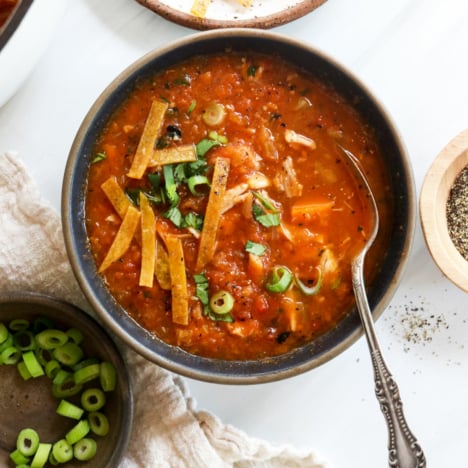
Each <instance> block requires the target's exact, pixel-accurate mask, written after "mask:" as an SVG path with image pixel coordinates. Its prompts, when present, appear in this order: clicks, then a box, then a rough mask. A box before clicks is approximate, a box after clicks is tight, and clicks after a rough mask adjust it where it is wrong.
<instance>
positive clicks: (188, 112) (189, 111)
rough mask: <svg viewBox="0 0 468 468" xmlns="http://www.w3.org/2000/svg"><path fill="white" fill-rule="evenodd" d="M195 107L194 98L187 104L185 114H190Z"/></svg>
mask: <svg viewBox="0 0 468 468" xmlns="http://www.w3.org/2000/svg"><path fill="white" fill-rule="evenodd" d="M195 107H197V101H195V99H194V100H192V102H191V103H190V105H189V106H188V109H187V115H190V114H191V113H192V112H193V111H194V110H195Z"/></svg>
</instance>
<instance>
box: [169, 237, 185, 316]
mask: <svg viewBox="0 0 468 468" xmlns="http://www.w3.org/2000/svg"><path fill="white" fill-rule="evenodd" d="M165 241H166V246H167V250H168V252H169V270H170V272H171V293H172V321H173V322H174V323H178V324H179V325H187V324H188V315H189V311H188V293H187V276H186V273H185V260H184V249H183V246H182V240H181V239H180V238H179V237H177V236H166V239H165Z"/></svg>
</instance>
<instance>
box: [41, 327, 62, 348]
mask: <svg viewBox="0 0 468 468" xmlns="http://www.w3.org/2000/svg"><path fill="white" fill-rule="evenodd" d="M67 341H68V335H67V334H66V333H65V332H63V331H61V330H56V329H51V330H44V331H42V332H40V333H38V334H37V335H36V342H37V344H38V346H40V347H41V348H43V349H54V348H57V347H59V346H63V345H64V344H65V343H66V342H67Z"/></svg>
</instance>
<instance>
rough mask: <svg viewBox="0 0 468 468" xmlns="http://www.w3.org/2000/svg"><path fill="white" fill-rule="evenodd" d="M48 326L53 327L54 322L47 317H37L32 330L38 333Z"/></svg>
mask: <svg viewBox="0 0 468 468" xmlns="http://www.w3.org/2000/svg"><path fill="white" fill-rule="evenodd" d="M48 328H54V322H53V320H52V319H50V318H49V317H44V316H41V317H37V318H36V319H34V322H33V332H34V333H36V334H37V333H40V332H41V331H44V330H47V329H48Z"/></svg>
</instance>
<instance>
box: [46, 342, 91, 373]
mask: <svg viewBox="0 0 468 468" xmlns="http://www.w3.org/2000/svg"><path fill="white" fill-rule="evenodd" d="M83 355H84V353H83V350H82V349H81V348H80V346H78V345H77V344H76V343H73V341H69V342H68V343H65V344H64V345H63V346H60V347H59V348H55V349H54V352H53V356H54V358H55V359H57V361H58V362H61V363H62V364H65V365H66V366H70V367H72V366H74V365H75V364H76V363H77V362H78V361H80V360H81V359H82V358H83Z"/></svg>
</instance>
